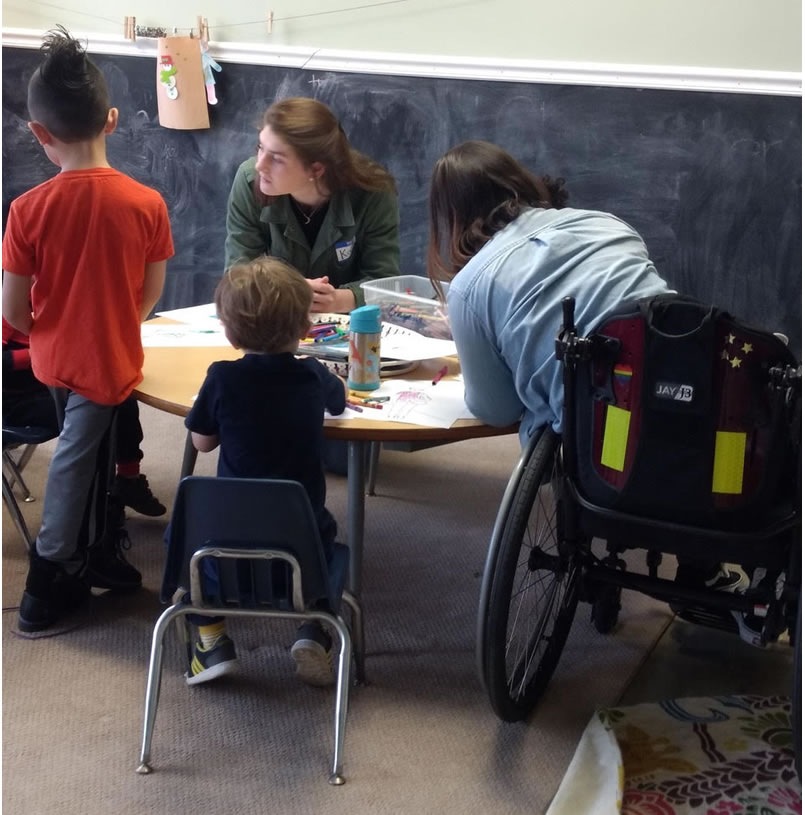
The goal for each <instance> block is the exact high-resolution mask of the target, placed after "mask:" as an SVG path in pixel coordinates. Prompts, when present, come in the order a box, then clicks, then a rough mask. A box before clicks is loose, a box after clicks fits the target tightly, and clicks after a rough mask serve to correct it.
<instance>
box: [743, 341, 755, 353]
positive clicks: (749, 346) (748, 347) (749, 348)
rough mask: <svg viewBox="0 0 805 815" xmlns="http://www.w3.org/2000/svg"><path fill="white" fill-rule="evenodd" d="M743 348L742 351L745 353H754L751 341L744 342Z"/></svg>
mask: <svg viewBox="0 0 805 815" xmlns="http://www.w3.org/2000/svg"><path fill="white" fill-rule="evenodd" d="M741 350H742V351H743V352H744V353H745V354H751V353H752V343H751V342H745V343H744V344H743V348H742V349H741Z"/></svg>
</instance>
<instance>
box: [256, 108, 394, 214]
mask: <svg viewBox="0 0 805 815" xmlns="http://www.w3.org/2000/svg"><path fill="white" fill-rule="evenodd" d="M266 125H268V127H270V128H271V130H272V131H273V132H274V133H275V134H276V135H277V136H279V137H280V138H281V139H282V140H283V141H284V142H286V143H287V144H288V145H289V146H290V147H291V149H292V150H293V151H294V152H295V153H296V155H297V156H298V157H299V160H300V161H301V162H302V163H303V164H305V165H310V164H313V162H320V163H321V164H322V165H323V166H324V174H323V176H322V178H321V180H322V182H323V184H324V186H325V187H326V189H327V190H328V191H329V192H330V193H335V192H339V191H340V190H345V189H349V188H352V187H359V188H360V189H364V190H372V191H381V190H385V191H388V192H394V191H396V184H395V183H394V177H393V176H392V175H391V173H389V172H388V170H386V169H385V167H382V166H381V165H380V164H378V163H377V162H376V161H373V160H372V159H370V158H369V157H368V156H365V155H364V154H363V153H359V152H358V151H357V150H355V149H354V148H353V147H352V146H351V145H350V143H349V139H347V136H346V133H344V130H343V128H342V127H341V125H340V124H339V122H338V119H336V117H335V115H334V114H333V112H332V111H331V110H330V108H328V107H327V105H325V104H323V103H322V102H319V101H317V100H316V99H308V98H307V97H303V96H297V97H292V98H290V99H282V100H281V101H279V102H275V103H274V104H273V105H271V107H270V108H268V110H266V112H265V114H264V115H263V126H266ZM255 195H256V196H257V199H258V201H260V203H262V204H263V205H266V204H268V203H270V202H271V199H270V198H269V197H268V196H266V195H263V194H262V193H261V192H260V189H259V179H255Z"/></svg>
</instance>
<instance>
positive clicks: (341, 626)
mask: <svg viewBox="0 0 805 815" xmlns="http://www.w3.org/2000/svg"><path fill="white" fill-rule="evenodd" d="M331 622H332V624H333V626H334V628H335V629H336V631H337V632H338V637H339V639H340V640H341V651H340V653H339V655H338V679H337V681H336V690H335V693H336V696H335V749H334V753H333V771H332V773H331V774H330V777H329V779H328V780H329V782H330V784H332V785H333V786H335V787H340V786H341V785H342V784H344V782H345V779H344V775H343V767H342V755H343V752H344V733H345V731H346V727H347V708H348V706H349V668H350V662H351V660H352V638H351V637H350V635H349V628H347V624H346V623H345V622H344V621H343V620H342V619H341V618H340V617H333V618H331Z"/></svg>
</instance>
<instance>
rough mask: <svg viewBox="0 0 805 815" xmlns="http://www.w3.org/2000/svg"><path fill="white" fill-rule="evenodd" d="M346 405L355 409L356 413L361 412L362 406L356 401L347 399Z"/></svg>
mask: <svg viewBox="0 0 805 815" xmlns="http://www.w3.org/2000/svg"><path fill="white" fill-rule="evenodd" d="M347 405H348V406H349V407H350V408H352V410H355V411H357V412H358V413H363V406H362V405H359V404H358V403H357V402H350V401H347Z"/></svg>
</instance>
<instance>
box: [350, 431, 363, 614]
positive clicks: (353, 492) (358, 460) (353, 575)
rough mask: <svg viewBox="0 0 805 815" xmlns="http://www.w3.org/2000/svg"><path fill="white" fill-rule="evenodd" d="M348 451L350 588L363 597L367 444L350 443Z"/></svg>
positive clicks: (354, 593) (353, 592)
mask: <svg viewBox="0 0 805 815" xmlns="http://www.w3.org/2000/svg"><path fill="white" fill-rule="evenodd" d="M347 444H348V450H347V545H348V546H349V580H348V588H349V590H350V591H351V592H352V594H353V595H355V597H357V598H358V599H359V600H360V596H361V570H362V566H363V519H364V489H365V481H366V477H365V467H366V443H365V442H363V441H349V442H348V443H347Z"/></svg>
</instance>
